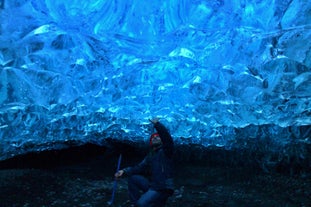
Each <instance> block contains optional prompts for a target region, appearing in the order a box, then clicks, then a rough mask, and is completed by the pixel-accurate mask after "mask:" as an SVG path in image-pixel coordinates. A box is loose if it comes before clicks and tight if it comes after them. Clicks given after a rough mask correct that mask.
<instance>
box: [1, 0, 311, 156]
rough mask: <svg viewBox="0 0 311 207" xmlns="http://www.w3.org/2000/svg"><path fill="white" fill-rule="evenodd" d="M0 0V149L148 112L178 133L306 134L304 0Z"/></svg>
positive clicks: (51, 142) (118, 135)
mask: <svg viewBox="0 0 311 207" xmlns="http://www.w3.org/2000/svg"><path fill="white" fill-rule="evenodd" d="M0 2H1V3H0V8H1V9H0V24H1V28H0V140H1V144H0V152H1V156H0V157H2V158H5V157H7V156H12V155H14V154H18V153H23V152H25V151H27V150H42V149H45V148H49V147H62V145H59V144H58V143H62V142H63V141H64V140H65V141H66V142H69V143H70V142H95V143H101V142H103V140H105V138H108V137H111V138H114V139H122V140H123V139H124V140H134V141H136V140H144V139H147V138H148V134H150V132H151V126H150V125H149V123H148V119H149V118H150V117H154V116H158V117H161V118H162V120H163V122H164V123H165V124H166V125H167V126H168V128H170V130H171V132H172V135H173V136H174V138H175V140H176V142H177V143H186V144H187V143H195V144H202V145H205V146H208V145H211V144H212V145H217V146H225V147H228V148H230V147H231V146H232V143H237V140H238V138H240V137H244V138H255V139H256V138H260V137H270V138H272V139H274V140H278V142H280V143H284V144H285V143H287V142H288V140H291V138H292V137H296V138H297V137H298V138H300V139H301V140H302V141H308V142H310V139H308V137H309V136H310V135H309V134H310V130H309V128H308V127H304V128H303V130H302V129H301V127H303V126H308V125H310V124H311V101H310V95H311V90H310V87H311V70H310V66H311V51H310V48H311V41H310V39H311V13H310V11H311V2H310V1H308V0H285V1H284V0H274V1H266V0H263V1H255V0H249V1H224V0H215V1H195V0H170V1H167V0H157V1H149V0H148V1H138V0H115V1H102V0H89V1H81V0H79V1H78V0H67V1H66V0H6V1H0ZM263 129H264V130H263ZM241 130H242V131H241ZM237 131H238V132H237ZM294 132H295V133H294ZM297 133H298V135H297ZM293 134H296V135H297V136H296V135H295V136H294V135H293ZM300 135H302V136H300ZM10 153H12V154H10Z"/></svg>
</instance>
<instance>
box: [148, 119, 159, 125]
mask: <svg viewBox="0 0 311 207" xmlns="http://www.w3.org/2000/svg"><path fill="white" fill-rule="evenodd" d="M159 120H160V119H159V118H157V117H156V118H152V119H149V121H150V122H151V123H153V124H156V123H158V122H159Z"/></svg>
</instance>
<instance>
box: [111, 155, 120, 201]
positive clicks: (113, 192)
mask: <svg viewBox="0 0 311 207" xmlns="http://www.w3.org/2000/svg"><path fill="white" fill-rule="evenodd" d="M121 160H122V154H120V156H119V160H118V167H117V172H118V171H119V170H120V165H121ZM117 184H118V179H117V178H115V179H114V183H113V189H112V195H111V199H110V201H108V205H109V206H111V205H112V204H113V201H114V196H115V193H116V190H117Z"/></svg>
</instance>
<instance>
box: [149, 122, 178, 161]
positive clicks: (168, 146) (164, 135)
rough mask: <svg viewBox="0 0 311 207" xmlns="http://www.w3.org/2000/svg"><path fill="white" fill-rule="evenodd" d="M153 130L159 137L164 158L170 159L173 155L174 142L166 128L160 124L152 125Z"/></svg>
mask: <svg viewBox="0 0 311 207" xmlns="http://www.w3.org/2000/svg"><path fill="white" fill-rule="evenodd" d="M154 128H155V129H156V130H157V132H158V133H159V135H160V138H161V141H162V146H163V147H162V148H163V150H164V153H165V155H166V156H168V157H171V156H172V155H173V153H174V141H173V138H172V136H171V134H170V133H169V132H168V130H167V128H166V127H165V126H164V125H163V124H162V123H160V122H157V123H155V124H154Z"/></svg>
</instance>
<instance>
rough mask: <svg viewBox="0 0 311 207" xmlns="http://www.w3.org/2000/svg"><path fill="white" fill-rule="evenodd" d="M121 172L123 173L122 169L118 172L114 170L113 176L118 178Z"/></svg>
mask: <svg viewBox="0 0 311 207" xmlns="http://www.w3.org/2000/svg"><path fill="white" fill-rule="evenodd" d="M123 174H124V170H119V171H118V172H116V173H115V174H114V177H115V178H120V177H121V176H122V175H123Z"/></svg>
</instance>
